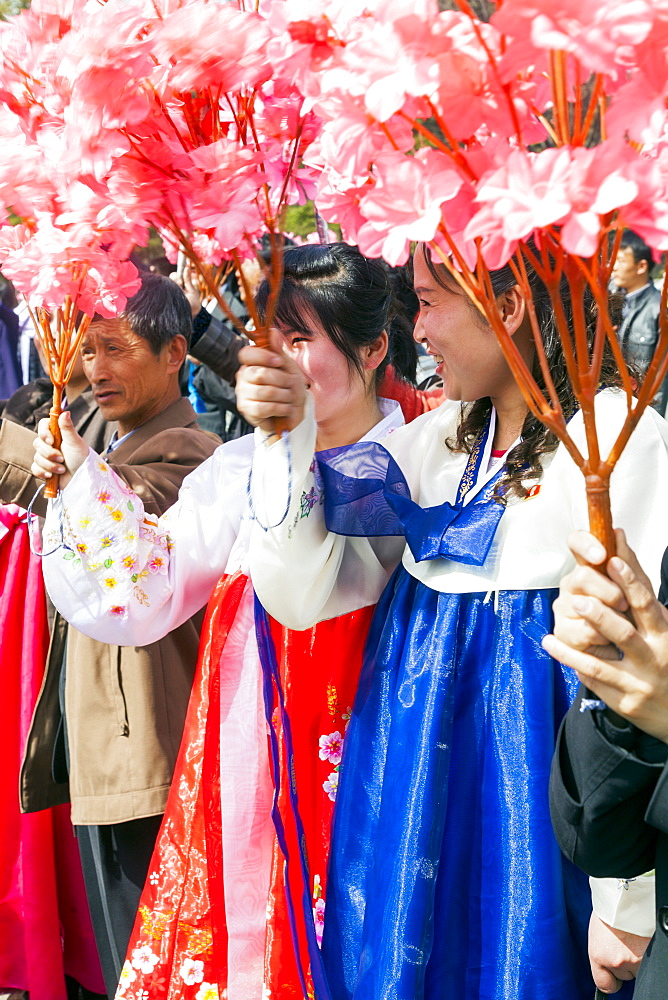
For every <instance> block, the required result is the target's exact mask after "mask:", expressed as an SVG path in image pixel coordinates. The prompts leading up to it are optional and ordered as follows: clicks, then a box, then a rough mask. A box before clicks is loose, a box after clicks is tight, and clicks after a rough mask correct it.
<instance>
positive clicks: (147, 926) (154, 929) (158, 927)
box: [139, 905, 174, 941]
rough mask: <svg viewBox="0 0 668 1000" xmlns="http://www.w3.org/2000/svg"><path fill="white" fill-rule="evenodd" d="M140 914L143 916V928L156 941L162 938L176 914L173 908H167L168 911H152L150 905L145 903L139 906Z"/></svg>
mask: <svg viewBox="0 0 668 1000" xmlns="http://www.w3.org/2000/svg"><path fill="white" fill-rule="evenodd" d="M139 915H140V917H141V923H142V929H143V930H144V931H145V933H146V934H148V936H149V937H151V938H153V940H154V941H159V940H160V938H161V937H162V936H163V934H164V933H165V930H166V929H167V928H168V927H169V923H170V921H171V919H172V917H173V916H174V914H173V912H172V910H167V912H166V913H151V911H150V910H149V908H148V906H145V905H143V906H140V907H139Z"/></svg>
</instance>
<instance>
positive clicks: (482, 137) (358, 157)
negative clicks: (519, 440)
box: [272, 0, 668, 553]
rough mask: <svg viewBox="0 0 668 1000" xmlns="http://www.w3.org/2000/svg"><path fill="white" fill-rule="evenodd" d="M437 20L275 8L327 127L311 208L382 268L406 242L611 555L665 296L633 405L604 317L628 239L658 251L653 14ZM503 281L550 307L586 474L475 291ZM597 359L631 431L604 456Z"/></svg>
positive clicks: (298, 74) (663, 331)
mask: <svg viewBox="0 0 668 1000" xmlns="http://www.w3.org/2000/svg"><path fill="white" fill-rule="evenodd" d="M448 7H449V8H450V9H448V10H439V9H438V8H437V4H436V3H435V2H434V0H418V2H417V3H416V4H412V5H411V8H410V11H408V10H407V9H406V6H405V4H403V3H401V2H400V0H376V2H373V0H372V2H371V3H362V2H361V0H351V2H347V3H340V4H337V5H331V4H329V3H325V2H324V0H320V2H318V3H316V4H313V3H308V4H305V3H303V2H302V0H286V2H285V3H283V4H279V5H276V6H275V8H274V9H273V11H272V16H274V17H276V18H279V17H280V19H281V22H282V24H283V26H284V32H283V35H282V36H281V41H280V46H281V53H282V58H283V60H284V64H285V66H289V67H291V68H292V72H293V74H294V78H295V79H297V80H298V81H299V86H300V88H301V89H302V91H303V92H304V93H306V94H308V95H309V98H310V101H311V104H312V107H313V109H314V110H315V112H316V113H317V114H318V115H319V116H320V117H321V119H322V120H323V127H322V131H321V134H320V136H319V137H318V139H317V140H316V142H315V143H314V144H313V145H312V147H311V148H310V150H309V151H308V152H307V154H306V160H307V162H309V163H311V164H312V165H313V166H315V167H316V168H317V169H318V171H319V172H320V173H321V177H320V180H319V182H318V196H317V197H318V206H319V208H320V211H321V212H322V213H323V215H324V216H325V217H326V218H328V219H332V220H336V221H337V222H339V223H340V224H341V227H342V230H343V235H344V238H346V239H348V240H350V241H355V242H357V243H358V245H359V246H360V248H361V249H362V251H363V252H364V253H367V254H370V255H378V254H382V255H383V256H384V257H385V258H386V259H387V260H388V261H389V262H390V263H391V264H397V263H401V262H403V261H405V260H406V259H407V257H408V254H409V251H410V245H411V241H414V240H416V241H423V242H426V243H428V244H429V246H430V247H431V253H432V256H433V259H434V260H435V261H437V262H442V263H443V264H444V265H445V266H446V267H447V269H448V271H449V272H450V274H451V275H452V276H453V278H454V279H455V280H456V281H457V282H458V284H459V285H460V286H461V288H463V289H464V291H465V292H466V293H467V294H468V295H469V296H470V298H471V300H472V301H473V302H474V303H475V305H476V306H477V308H478V309H479V310H480V312H481V313H482V314H483V316H484V317H485V318H486V319H487V321H488V322H489V323H490V325H491V326H492V327H493V329H494V331H495V333H496V334H497V337H498V339H499V342H500V344H501V347H502V349H503V351H504V354H505V357H506V359H507V361H508V364H509V365H510V367H511V370H512V371H513V374H514V376H515V378H516V379H517V381H518V384H519V385H520V387H521V389H522V394H523V396H524V399H525V401H526V404H527V406H528V407H529V410H530V411H531V412H532V413H533V414H534V415H535V416H536V417H538V418H539V419H540V420H542V421H543V422H544V423H545V424H547V426H548V427H549V428H550V429H551V430H552V431H553V432H554V434H555V435H556V436H557V437H558V439H559V440H560V441H562V442H563V443H564V445H565V446H566V448H567V449H568V451H569V453H570V454H571V456H572V458H573V460H574V461H575V462H576V464H577V465H578V467H579V468H580V469H581V470H582V473H583V475H584V476H585V480H586V488H587V497H588V504H589V514H590V524H591V528H592V531H593V532H594V534H596V535H597V537H598V538H599V539H600V540H601V541H602V542H603V543H604V544H605V546H606V549H607V551H608V553H612V552H614V538H613V534H612V521H611V516H610V504H609V495H608V486H609V481H610V475H611V473H612V471H613V469H614V467H615V464H616V462H617V460H618V458H619V456H620V454H621V453H622V450H623V449H624V447H625V445H626V443H627V442H628V440H629V438H630V436H631V433H632V431H633V429H634V427H635V426H636V425H637V423H638V420H639V419H640V416H641V414H642V413H643V411H644V410H645V408H646V407H647V406H648V405H649V403H650V402H651V400H652V398H653V396H654V395H655V393H656V391H657V390H658V388H659V386H660V384H661V382H662V380H663V378H664V376H665V374H666V371H668V318H667V316H666V285H665V284H664V292H663V299H662V308H661V322H660V336H659V341H658V344H657V349H656V352H655V355H654V358H653V360H652V363H651V364H650V366H649V369H648V371H647V373H646V375H645V378H644V381H643V384H642V386H641V387H640V389H639V391H637V393H636V392H635V386H634V383H633V381H632V379H631V377H630V375H629V372H628V369H627V367H626V365H625V363H624V360H623V358H622V354H621V350H620V347H619V344H618V341H617V337H616V335H615V330H614V328H613V325H612V322H611V320H610V317H609V315H608V308H607V296H608V291H607V290H608V284H609V281H610V276H611V269H612V264H613V262H614V258H615V254H616V250H617V247H618V245H619V240H620V237H621V232H622V230H623V229H624V228H625V227H629V228H632V229H634V230H635V231H636V232H638V233H639V234H640V235H641V236H642V237H643V239H645V240H646V241H647V242H648V243H649V244H650V246H651V247H652V248H653V249H654V250H655V251H663V250H665V249H667V248H668V214H667V213H666V207H667V204H668V144H667V141H666V125H667V123H668V122H667V112H666V97H667V95H668V84H667V81H668V9H667V8H666V5H665V4H655V3H650V2H645V0H641V2H639V3H638V4H632V5H631V4H628V3H624V2H622V0H602V2H601V3H599V4H596V5H594V6H592V5H589V6H587V5H582V4H578V3H575V2H568V3H566V4H559V5H556V6H555V5H554V4H553V3H550V2H548V0H532V2H530V3H526V2H525V0H503V2H498V3H486V4H476V5H475V9H476V10H480V8H481V7H482V8H484V9H486V10H487V12H491V18H490V19H489V21H488V22H486V21H484V20H482V19H481V18H480V17H479V16H477V14H476V13H475V12H474V4H473V3H469V2H467V0H453V2H452V3H450V4H448ZM277 44H279V43H277ZM507 262H509V263H510V266H511V267H512V268H513V271H514V273H515V275H516V278H517V283H518V285H519V287H520V289H521V290H522V291H523V293H524V294H525V297H526V300H527V302H530V301H531V296H530V294H529V285H528V279H527V272H528V269H530V268H531V269H533V270H534V271H535V272H536V273H537V274H538V276H539V277H540V278H541V279H542V280H543V282H544V283H545V285H546V286H547V288H548V290H549V293H550V297H551V300H552V303H553V305H554V308H555V311H556V314H557V319H558V325H559V334H560V337H561V340H562V342H563V346H564V351H565V355H566V361H567V365H568V373H569V377H570V380H571V383H572V387H573V390H574V392H575V395H576V397H577V400H578V403H579V406H580V408H581V410H582V415H583V418H584V424H585V429H586V440H587V454H586V455H584V454H583V453H582V452H581V451H580V449H578V447H577V446H576V445H575V443H574V442H573V440H572V438H571V436H570V434H569V431H568V427H567V417H568V415H567V414H564V413H563V412H562V409H561V406H560V404H559V400H558V398H557V394H556V392H555V389H554V385H553V383H552V378H551V374H550V371H549V369H548V366H547V362H546V360H545V353H544V349H543V345H542V336H541V330H540V329H539V328H538V324H537V322H536V319H535V316H533V315H532V316H531V320H532V327H533V335H534V340H535V344H536V351H537V356H538V360H539V362H540V366H541V371H542V375H543V381H544V384H545V386H546V391H545V392H543V391H541V389H540V388H539V387H538V384H537V382H536V380H535V378H534V377H533V376H532V374H531V372H530V370H529V368H528V367H527V365H526V364H525V363H524V362H523V361H522V359H521V357H520V355H519V353H518V351H517V350H516V349H515V346H514V344H513V340H512V337H510V336H509V335H508V334H507V333H506V332H505V331H504V327H503V324H502V322H501V320H500V316H499V313H498V309H497V304H496V302H495V297H494V293H493V291H492V285H491V283H490V271H492V270H494V269H497V268H499V267H501V266H502V265H504V264H506V263H507ZM564 287H566V288H567V290H568V291H567V294H568V297H570V300H571V303H572V310H573V319H572V323H568V322H567V320H566V315H565V312H564V310H563V306H562V301H563V292H564ZM592 299H593V301H594V303H595V306H596V309H597V320H596V332H595V336H594V338H593V344H591V346H590V345H589V344H588V341H587V337H586V333H585V331H586V320H587V310H588V309H589V308H590V306H589V305H588V303H590V302H591V300H592ZM606 341H607V343H608V344H609V345H610V349H611V350H612V352H613V354H614V356H615V359H616V362H617V364H618V366H619V369H620V371H621V374H622V380H623V387H624V390H625V393H626V398H627V410H628V412H627V417H626V420H625V422H624V425H623V427H622V428H621V430H620V432H619V435H618V437H617V439H616V441H615V443H614V445H613V447H612V449H611V451H610V452H609V453H607V454H601V450H600V446H599V437H598V433H597V428H596V422H595V419H594V399H595V396H596V393H597V391H598V389H599V388H600V379H599V376H600V370H601V360H602V356H603V346H604V343H605V342H606ZM634 393H635V394H634Z"/></svg>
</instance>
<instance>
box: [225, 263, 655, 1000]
mask: <svg viewBox="0 0 668 1000" xmlns="http://www.w3.org/2000/svg"><path fill="white" fill-rule="evenodd" d="M414 274H415V285H416V291H417V294H418V297H419V299H420V317H419V320H418V323H417V326H416V331H415V336H416V338H417V339H418V340H420V341H421V342H422V343H423V344H424V345H425V346H426V348H427V350H428V351H429V353H430V354H431V355H432V356H433V357H435V358H436V360H437V362H438V370H439V372H440V374H441V375H442V378H443V381H444V387H445V393H446V396H447V397H449V401H448V402H447V403H445V404H444V405H443V406H442V407H441V408H440V409H439V410H436V411H434V412H433V413H430V414H426V415H424V416H423V417H421V418H420V419H418V420H416V421H414V422H413V423H412V424H410V425H408V426H406V427H404V428H400V429H398V430H397V431H395V432H394V433H393V434H392V435H391V436H389V437H388V438H386V439H385V440H384V441H383V442H382V444H379V443H378V442H364V443H359V444H356V445H353V446H351V447H350V448H348V449H345V450H342V449H335V450H333V451H330V452H327V453H324V454H322V453H321V454H320V456H319V457H318V460H317V462H316V463H315V464H314V455H313V442H314V439H315V428H314V427H313V422H312V416H311V415H310V413H309V409H308V407H306V409H305V408H304V400H303V398H301V397H303V389H302V388H301V387H300V386H299V384H298V383H297V382H291V383H290V390H289V391H287V390H285V389H283V390H282V394H281V396H280V403H279V402H278V401H279V396H278V395H277V396H276V397H275V399H276V401H277V405H276V410H277V411H278V410H281V409H282V410H283V413H284V414H287V413H289V414H290V416H289V418H288V419H289V421H290V426H292V428H293V429H292V430H291V431H290V434H289V444H288V443H287V442H286V441H280V442H277V443H272V442H271V441H269V442H267V441H262V442H261V443H259V444H258V447H257V450H256V457H255V464H254V473H253V489H254V494H253V495H254V503H255V506H256V509H257V510H258V511H260V512H261V513H262V523H263V524H264V526H265V529H266V530H265V529H262V528H261V527H260V526H259V524H258V523H256V524H255V525H254V527H253V536H254V537H253V538H252V540H251V547H250V570H251V574H252V578H253V581H254V585H255V589H256V592H257V594H258V596H259V598H260V600H261V601H262V603H263V605H264V606H265V607H266V608H267V609H268V611H269V612H270V613H271V614H272V615H273V616H275V618H277V619H278V620H279V621H281V622H283V623H284V624H285V625H286V626H289V627H291V628H294V629H307V628H309V627H311V626H312V625H313V624H314V623H315V622H321V623H322V622H327V620H329V619H330V618H333V617H334V616H340V615H342V614H343V613H345V612H347V613H351V612H353V611H354V610H355V609H365V608H367V607H369V606H370V605H372V604H373V603H374V602H377V606H376V610H375V612H374V616H373V620H372V622H371V625H370V629H369V635H368V638H367V642H366V648H365V653H364V666H363V669H362V673H361V676H360V683H359V687H358V691H357V696H356V700H355V703H354V705H353V709H352V712H351V713H350V720H349V722H348V726H347V729H346V732H345V741H344V748H343V756H342V760H341V765H340V770H339V772H338V791H337V801H336V809H335V814H334V821H333V833H332V846H331V853H330V861H329V869H328V883H327V893H326V908H325V912H324V934H323V940H322V952H321V955H322V964H323V970H324V972H323V975H324V978H325V981H326V983H327V988H328V990H329V994H327V993H325V994H323V995H325V996H327V995H329V996H332V997H336V998H337V1000H339V998H342V1000H358V998H359V1000H361V998H364V1000H386V998H387V997H389V996H401V997H402V998H404V1000H442V998H443V997H446V996H447V997H457V998H459V997H462V998H464V997H465V998H466V1000H534V998H535V997H538V996H540V997H542V998H544V1000H564V998H566V997H568V998H569V1000H588V998H589V997H590V996H591V994H592V993H593V989H594V987H593V983H592V981H591V978H590V975H589V967H588V960H587V951H586V936H587V923H588V920H589V914H590V903H589V890H588V885H587V881H586V879H584V878H582V877H580V876H579V874H578V873H577V872H576V871H575V870H574V869H573V868H572V867H571V866H570V865H569V864H568V863H567V862H565V860H564V859H563V858H562V856H561V854H560V852H559V849H558V846H557V844H556V841H555V838H554V836H553V834H552V831H551V826H550V818H549V811H548V800H547V782H548V776H549V771H550V764H551V758H552V752H553V749H554V738H555V733H556V729H557V726H558V723H559V720H560V719H561V717H562V715H563V714H564V712H565V710H566V708H567V707H568V704H569V702H570V700H571V698H572V697H573V695H574V692H575V688H576V685H577V679H576V677H575V675H574V674H573V673H572V672H571V671H569V670H568V669H567V668H565V667H563V666H562V665H561V664H559V663H557V662H556V661H554V660H552V659H551V658H550V657H549V656H548V655H547V654H546V653H545V652H544V651H543V649H542V648H541V645H540V640H541V638H542V636H543V635H544V634H545V633H546V632H548V631H550V627H551V622H552V616H551V605H552V600H553V598H554V596H555V595H556V592H557V591H556V587H557V585H558V582H559V580H560V578H561V576H562V575H563V572H564V569H565V568H566V567H567V565H568V560H569V554H568V549H567V546H566V538H567V537H568V535H569V533H570V532H571V531H572V530H573V528H574V527H578V526H584V525H585V524H586V523H587V509H586V501H585V492H584V490H583V488H582V481H581V476H580V472H579V470H578V469H577V467H576V466H575V463H574V462H573V461H572V459H571V458H570V456H569V455H568V453H567V451H566V449H565V448H564V447H563V446H562V445H558V442H557V441H556V439H555V438H554V437H553V435H551V434H550V433H549V431H548V430H547V429H546V428H545V426H544V425H543V424H541V423H540V422H539V421H537V420H536V419H535V418H534V417H533V416H532V415H531V414H529V413H528V412H527V408H526V406H525V404H524V401H523V399H522V396H521V393H520V391H519V389H518V387H517V386H516V384H515V382H514V380H513V377H512V374H511V373H510V370H509V369H508V366H507V364H506V362H505V360H504V358H503V356H502V354H501V352H500V350H499V348H498V346H497V343H496V340H495V337H494V334H493V332H492V330H491V329H490V328H489V327H488V326H487V325H486V324H485V322H484V321H483V320H482V318H481V317H480V315H479V314H478V312H477V310H476V309H475V307H474V305H473V304H472V303H471V302H470V301H469V300H468V299H467V298H466V296H465V295H464V294H463V293H462V292H461V291H460V290H459V289H458V287H457V286H456V285H455V284H454V283H453V282H452V281H451V279H450V277H449V275H448V272H447V271H446V269H445V267H443V265H441V264H438V263H435V262H434V261H432V259H431V257H430V256H429V254H428V252H427V251H426V250H425V248H424V247H419V248H418V251H417V252H416V255H415V260H414ZM492 281H493V287H494V289H495V292H496V301H497V306H498V309H499V313H500V316H501V319H502V321H503V322H504V323H505V325H506V329H507V330H508V331H509V332H510V333H511V334H512V336H513V337H514V338H515V341H516V343H517V344H518V347H519V349H520V351H521V352H522V353H523V354H524V355H525V357H526V358H527V361H528V362H529V364H533V367H534V371H535V374H536V375H537V377H538V378H540V371H539V370H538V365H537V363H536V359H535V357H534V348H533V344H532V341H531V336H530V332H529V329H528V322H527V307H528V303H527V302H526V301H525V300H524V298H523V297H522V295H521V294H520V292H519V290H518V288H517V287H516V285H515V280H514V277H513V274H512V272H511V270H510V268H503V269H501V270H500V271H498V272H495V273H494V274H493V275H492ZM532 291H533V301H532V303H531V305H532V308H534V309H535V311H536V314H537V316H538V321H539V324H540V327H541V330H542V333H543V341H544V345H545V351H546V354H547V357H548V359H549V363H550V366H551V371H552V375H553V379H554V383H555V386H556V390H557V392H558V394H559V396H560V399H561V402H562V405H563V408H564V411H565V412H566V413H567V414H568V415H569V416H570V419H571V433H572V436H573V437H574V439H575V440H576V441H577V443H578V447H581V448H583V449H586V442H585V434H584V426H583V421H582V418H581V415H580V414H579V413H578V412H576V406H575V402H574V398H573V393H572V390H571V387H570V383H569V381H568V378H567V373H566V366H565V361H564V357H563V352H562V348H561V341H560V338H559V335H558V331H557V329H556V323H555V318H554V312H553V309H552V305H551V301H550V297H549V294H548V291H547V289H546V288H545V286H544V285H542V283H541V282H540V281H539V280H538V278H537V276H535V275H534V276H532ZM563 307H564V310H565V311H566V313H567V314H568V310H569V302H568V298H567V296H564V298H563ZM595 322H596V316H595V313H594V311H593V310H592V312H591V314H590V329H589V331H588V334H589V336H592V335H593V330H594V328H595ZM257 360H258V363H259V364H260V365H261V364H262V361H263V358H262V357H259V358H258V359H257ZM288 367H289V365H288V363H287V362H286V363H284V366H283V369H284V370H283V373H282V374H283V375H285V370H286V369H287V368H288ZM603 372H604V383H603V384H602V385H601V391H600V392H599V395H598V398H597V417H598V418H600V433H601V435H602V436H604V437H606V439H608V438H609V439H610V440H612V439H614V435H615V433H616V431H617V428H618V427H619V425H620V424H621V422H622V421H623V419H624V415H625V410H626V406H625V400H624V397H623V394H622V393H621V392H619V391H618V390H617V389H616V386H617V385H618V384H619V375H618V373H617V372H616V370H615V368H614V365H612V364H611V363H610V362H609V359H606V361H605V364H604V366H603ZM256 376H257V377H256V378H255V377H253V376H251V375H250V374H249V375H248V376H247V377H246V378H245V379H244V380H243V381H242V386H246V385H248V384H252V385H253V386H254V389H255V390H256V391H257V385H256V382H258V381H259V382H260V383H261V388H262V391H263V392H264V393H265V398H266V399H270V398H272V391H273V390H272V385H273V384H274V383H276V384H280V382H281V372H280V370H277V369H276V368H274V367H268V366H265V367H263V368H258V369H257V370H256ZM243 392H245V388H244V389H243ZM286 393H287V394H286ZM300 393H301V397H300ZM291 394H292V395H291ZM239 403H240V406H241V408H242V409H243V408H244V406H245V403H244V400H243V399H240V400H239ZM249 413H251V414H252V419H256V417H257V416H258V411H257V409H256V408H255V406H254V405H251V407H250V408H249ZM261 416H262V419H266V418H270V417H271V416H272V410H271V407H270V406H269V405H266V406H265V408H263V410H262V414H261ZM667 438H668V436H667V435H666V433H665V430H664V427H663V425H662V423H661V422H660V421H659V420H658V419H657V418H655V416H654V415H653V414H652V413H645V415H644V416H643V418H642V419H641V421H640V423H639V425H638V429H637V431H636V432H635V434H634V438H633V440H632V443H631V446H630V447H629V448H628V449H627V451H626V452H625V453H624V455H623V457H622V459H621V462H620V465H621V468H619V469H618V470H617V471H616V473H615V479H614V480H613V487H612V504H613V510H614V512H615V519H616V520H617V521H619V522H620V523H623V524H625V525H628V526H629V527H630V528H631V530H632V533H633V534H634V544H635V545H636V546H637V547H638V548H639V549H641V550H642V551H643V553H644V557H645V558H646V559H648V560H650V562H651V565H652V567H653V568H654V570H655V571H658V558H659V555H658V554H660V553H661V551H662V543H661V542H659V541H657V534H658V535H661V537H662V538H664V537H665V536H666V533H667V531H668V529H667V528H666V526H665V518H662V517H661V516H660V514H661V512H662V505H663V499H662V497H663V495H664V493H665V490H666V489H668V450H667V447H666V443H667ZM286 464H289V470H290V476H291V477H292V481H293V483H294V484H295V485H294V494H295V496H296V497H299V496H301V495H303V494H304V493H308V491H309V490H311V489H312V488H314V487H315V486H316V484H317V483H318V482H319V481H321V482H324V483H325V490H324V494H323V496H322V503H319V504H318V505H317V506H315V507H314V508H313V510H312V511H311V513H310V516H309V517H308V518H300V517H299V516H298V511H297V504H296V502H295V501H294V500H293V503H292V504H291V505H290V507H289V509H288V511H287V514H286V516H285V517H284V518H283V517H282V513H283V512H282V511H281V509H280V503H279V501H278V498H277V497H276V496H275V495H273V494H272V490H271V486H270V484H271V482H272V477H273V476H276V475H280V474H281V467H282V466H283V473H282V475H283V476H285V475H286V471H285V466H286ZM648 469H651V470H652V474H651V477H649V476H648V475H647V470H648ZM273 481H275V480H273ZM639 483H642V484H643V485H642V488H641V489H639V485H638V484H639ZM648 526H651V527H648ZM391 544H394V546H395V548H394V551H393V552H392V550H391ZM393 556H394V559H395V560H396V561H399V559H401V563H400V565H399V566H398V568H397V570H396V572H395V573H394V574H393V576H392V578H391V580H390V581H389V583H388V584H387V585H386V587H385V589H384V591H383V592H382V593H381V587H382V577H381V575H380V574H379V572H378V569H379V566H381V565H382V566H387V565H388V562H389V561H390V560H391V559H392V557H393ZM319 627H322V626H319Z"/></svg>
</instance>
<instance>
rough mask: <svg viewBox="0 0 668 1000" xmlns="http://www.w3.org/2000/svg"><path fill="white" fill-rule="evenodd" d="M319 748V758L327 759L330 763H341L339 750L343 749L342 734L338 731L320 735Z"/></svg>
mask: <svg viewBox="0 0 668 1000" xmlns="http://www.w3.org/2000/svg"><path fill="white" fill-rule="evenodd" d="M318 742H319V745H320V750H319V752H318V756H319V757H320V760H328V761H329V762H330V764H340V763H341V751H342V749H343V736H342V735H341V733H340V732H338V730H337V732H335V733H329V735H328V736H321V737H320V740H319V741H318Z"/></svg>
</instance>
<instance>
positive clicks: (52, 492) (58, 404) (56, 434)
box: [44, 385, 63, 500]
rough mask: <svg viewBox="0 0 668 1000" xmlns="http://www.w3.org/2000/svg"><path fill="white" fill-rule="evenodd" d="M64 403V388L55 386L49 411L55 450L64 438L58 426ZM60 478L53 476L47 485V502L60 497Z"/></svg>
mask: <svg viewBox="0 0 668 1000" xmlns="http://www.w3.org/2000/svg"><path fill="white" fill-rule="evenodd" d="M62 402H63V389H62V386H57V385H54V387H53V404H52V406H51V409H50V410H49V431H50V432H51V436H52V437H53V446H54V448H58V449H59V448H60V446H61V444H62V441H63V436H62V434H61V433H60V426H59V424H58V417H59V416H60V414H61V413H62V412H63V407H62ZM59 479H60V476H52V477H51V479H49V481H48V482H47V484H46V487H45V489H44V496H45V497H46V498H47V500H55V498H56V497H57V496H58V481H59Z"/></svg>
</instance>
